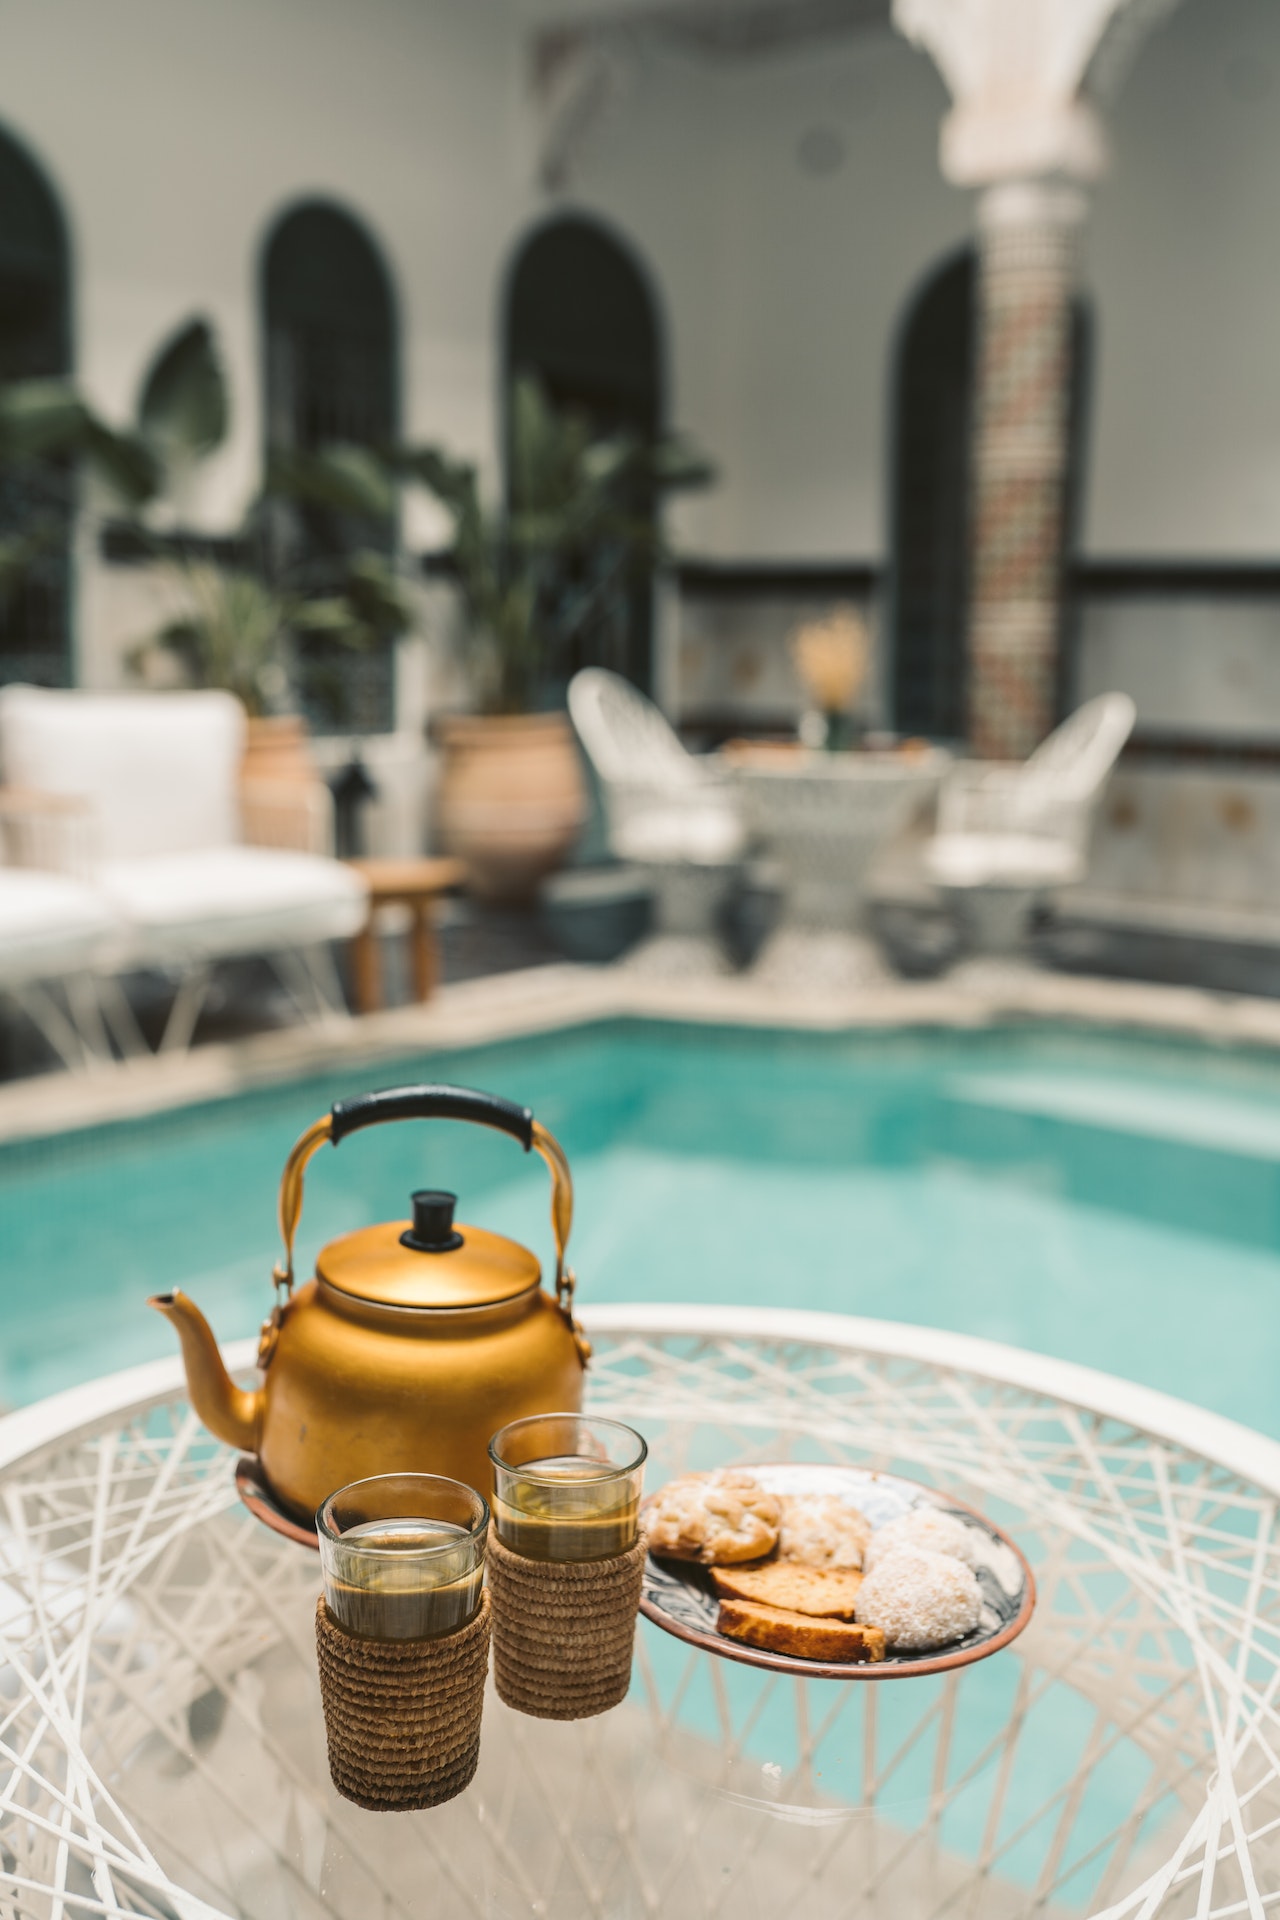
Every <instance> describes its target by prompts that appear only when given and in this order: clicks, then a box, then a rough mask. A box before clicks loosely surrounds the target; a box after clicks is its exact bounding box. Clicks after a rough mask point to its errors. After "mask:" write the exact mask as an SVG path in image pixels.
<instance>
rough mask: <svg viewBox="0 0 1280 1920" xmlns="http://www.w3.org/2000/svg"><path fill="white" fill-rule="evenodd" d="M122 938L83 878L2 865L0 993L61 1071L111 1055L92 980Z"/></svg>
mask: <svg viewBox="0 0 1280 1920" xmlns="http://www.w3.org/2000/svg"><path fill="white" fill-rule="evenodd" d="M121 935H122V928H121V926H120V922H119V920H118V919H117V917H116V915H115V914H114V913H113V912H112V910H111V907H110V905H109V904H108V902H107V901H106V900H105V899H104V897H103V896H102V895H101V894H100V893H98V892H97V891H96V890H95V889H94V888H93V887H91V886H86V885H85V883H84V882H83V881H79V880H73V879H71V878H69V877H67V876H66V875H63V874H57V873H32V872H28V871H26V870H24V869H23V868H21V867H7V866H6V867H0V994H4V995H6V996H7V997H8V998H9V999H11V1000H12V1001H13V1002H14V1003H15V1004H16V1005H17V1006H18V1007H20V1008H21V1009H22V1011H23V1013H25V1014H26V1016H27V1018H28V1019H29V1020H30V1021H31V1022H32V1024H33V1025H34V1026H36V1027H37V1028H38V1029H39V1031H40V1032H41V1033H42V1034H43V1036H44V1038H45V1039H46V1040H47V1041H48V1043H49V1045H50V1046H51V1047H52V1048H53V1050H54V1052H55V1053H56V1054H57V1055H58V1056H59V1058H60V1059H61V1060H62V1062H63V1064H64V1065H65V1066H68V1067H87V1066H93V1065H96V1064H98V1063H100V1062H101V1063H105V1062H106V1061H107V1060H108V1059H109V1058H110V1047H109V1045H108V1042H107V1038H106V1035H105V1033H104V1031H103V1028H102V1021H101V1017H100V1015H99V1011H98V1002H97V996H96V994H95V993H94V991H93V979H94V976H95V975H96V974H98V973H99V972H101V970H102V969H103V968H105V967H109V966H111V965H112V964H113V963H114V961H115V960H116V958H117V956H118V954H119V952H120V950H121V944H122V941H121ZM59 992H60V993H61V995H62V996H64V997H65V1010H64V1004H63V1003H62V1002H61V1001H60V998H59Z"/></svg>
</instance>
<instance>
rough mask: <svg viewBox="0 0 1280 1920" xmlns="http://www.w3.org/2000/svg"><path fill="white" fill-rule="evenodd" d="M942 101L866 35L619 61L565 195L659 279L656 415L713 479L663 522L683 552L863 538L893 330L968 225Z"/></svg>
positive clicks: (808, 549)
mask: <svg viewBox="0 0 1280 1920" xmlns="http://www.w3.org/2000/svg"><path fill="white" fill-rule="evenodd" d="M945 104H946V95H945V91H944V89H943V86H942V83H941V81H940V79H939V78H938V76H937V73H936V70H935V69H934V67H933V66H932V64H931V63H930V62H929V61H928V60H927V59H926V58H925V57H924V56H923V55H921V54H918V53H916V52H914V51H913V50H912V49H911V48H909V47H908V46H907V45H906V44H905V42H903V41H902V40H901V39H899V38H898V36H897V35H895V34H893V33H891V32H890V31H888V30H887V29H886V30H883V31H869V32H866V33H863V34H861V35H859V36H857V37H856V38H852V39H848V40H844V41H838V42H834V43H829V44H826V45H823V46H821V47H818V48H812V49H809V50H807V51H806V52H804V53H803V54H793V55H790V56H789V57H786V58H777V59H769V60H761V61H747V62H741V63H738V64H736V65H731V66H721V67H715V66H709V65H706V64H703V63H700V62H698V61H696V60H691V59H689V58H687V57H680V56H678V55H666V56H661V55H658V54H654V53H651V54H650V55H649V56H648V57H647V58H645V59H644V60H643V61H641V62H640V63H638V64H637V65H636V66H635V67H634V68H633V69H632V70H631V77H630V84H629V90H628V92H627V95H626V97H625V99H624V101H623V102H622V104H621V106H620V107H619V108H617V109H616V110H615V112H614V113H613V115H612V116H611V117H610V119H609V120H608V121H607V123H606V124H605V125H604V126H603V127H602V128H601V129H600V131H599V133H598V134H597V136H596V138H595V139H594V140H593V142H592V143H591V145H590V147H589V149H588V151H587V153H586V156H585V158H584V161H583V165H582V169H581V176H580V179H579V182H578V193H577V197H578V199H579V200H580V201H581V202H584V203H585V204H588V205H590V206H592V207H594V208H596V209H597V210H598V211H600V212H601V213H603V214H604V215H605V216H606V217H609V218H611V219H613V220H615V221H616V222H617V223H618V224H619V225H620V226H621V227H623V228H624V229H625V230H626V231H627V232H628V233H630V234H631V235H632V237H633V238H634V240H635V242H636V243H637V245H638V246H639V248H640V250H641V252H642V254H643V255H644V256H645V257H646V258H647V260H648V261H649V262H650V264H651V266H652V268H653V270H654V272H655V274H656V277H657V281H658V283H659V286H660V288H661V291H662V296H663V301H664V305H665V309H666V314H667V320H668V327H669V334H670V339H671V342H672V349H673V351H672V360H673V366H672V374H673V380H672V385H673V417H674V418H675V419H676V420H677V421H678V422H679V424H680V425H682V426H685V427H687V428H689V429H690V430H692V431H694V432H696V433H697V434H698V436H699V437H700V439H701V440H702V441H703V442H704V443H705V445H706V446H707V448H708V450H709V451H710V452H711V453H712V454H713V455H714V456H715V458H716V459H717V461H718V462H719V464H720V468H721V475H722V478H721V484H720V486H719V487H718V488H717V489H716V491H715V492H714V493H713V494H710V495H708V496H707V497H706V498H705V500H702V501H699V502H697V503H691V504H689V505H687V506H685V507H683V508H682V509H681V512H680V515H679V518H678V526H679V530H680V533H681V536H682V538H683V540H684V542H685V543H686V544H688V545H689V546H691V547H693V548H695V549H696V550H697V551H698V552H700V553H704V554H708V555H715V556H719V557H732V558H746V559H755V560H759V559H774V558H787V559H793V560H794V559H831V558H836V557H841V558H849V557H852V558H859V559H861V558H865V557H868V556H872V555H875V554H878V553H880V552H881V551H882V549H883V544H884V504H883V501H884V487H883V473H884V464H885V436H886V432H887V420H886V413H885V402H886V396H887V392H888V384H887V383H888V375H889V369H890V364H891V357H892V348H893V339H894V332H895V329H896V326H897V323H898V318H899V315H900V313H901V310H902V307H903V303H904V302H905V301H906V300H907V298H908V297H909V294H910V292H911V290H912V288H913V286H914V285H915V283H916V282H917V280H918V279H919V277H920V276H921V275H922V274H923V273H924V272H925V271H926V270H927V268H928V267H929V265H930V264H931V262H932V261H933V260H934V259H935V258H936V257H937V256H938V255H939V254H941V253H944V252H945V251H947V250H949V249H950V248H952V247H954V246H956V245H959V244H962V243H963V241H964V240H965V239H966V237H967V235H968V232H969V225H970V212H969V208H968V206H967V204H966V202H965V200H964V198H963V197H962V196H960V195H958V194H956V193H954V192H953V191H952V190H951V189H949V188H948V187H946V186H945V185H944V184H943V182H942V180H941V178H940V176H939V173H938V166H937V126H938V120H939V117H940V115H941V114H942V112H943V110H944V108H945ZM815 131H816V132H817V133H818V135H819V138H820V140H824V141H826V143H827V145H828V146H829V147H830V148H832V150H833V151H834V150H835V149H836V148H837V147H838V149H839V164H838V165H837V167H836V168H835V169H834V170H833V171H830V172H826V173H820V172H819V173H815V172H811V171H807V170H806V169H805V167H804V166H803V165H802V164H801V160H800V157H799V149H800V146H801V143H802V141H803V140H804V139H805V136H806V135H810V136H812V135H813V134H814V132H815Z"/></svg>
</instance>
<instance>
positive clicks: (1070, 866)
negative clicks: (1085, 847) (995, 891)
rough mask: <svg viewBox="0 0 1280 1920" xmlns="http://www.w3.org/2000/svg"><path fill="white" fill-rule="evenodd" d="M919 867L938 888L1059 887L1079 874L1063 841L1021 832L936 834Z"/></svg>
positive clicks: (1074, 854)
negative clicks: (924, 868)
mask: <svg viewBox="0 0 1280 1920" xmlns="http://www.w3.org/2000/svg"><path fill="white" fill-rule="evenodd" d="M925 864H926V866H927V867H928V870H929V874H930V877H931V878H932V879H934V880H936V881H937V882H938V884H939V886H943V887H1062V886H1067V885H1068V884H1069V883H1070V882H1072V881H1075V880H1079V879H1081V878H1082V877H1083V874H1084V869H1085V863H1084V859H1083V857H1082V856H1081V854H1080V852H1079V850H1078V849H1077V848H1076V847H1074V846H1071V845H1070V844H1069V843H1068V842H1067V841H1065V840H1050V839H1048V838H1047V837H1041V836H1038V835H1036V834H1022V833H940V834H939V835H938V836H937V838H936V839H934V840H931V841H930V842H929V845H928V848H927V850H926V855H925Z"/></svg>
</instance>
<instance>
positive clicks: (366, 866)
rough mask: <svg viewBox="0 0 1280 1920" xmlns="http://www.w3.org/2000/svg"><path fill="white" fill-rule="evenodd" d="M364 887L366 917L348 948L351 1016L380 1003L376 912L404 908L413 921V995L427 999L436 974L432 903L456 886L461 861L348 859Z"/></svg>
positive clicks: (461, 870) (462, 872)
mask: <svg viewBox="0 0 1280 1920" xmlns="http://www.w3.org/2000/svg"><path fill="white" fill-rule="evenodd" d="M350 865H351V866H353V867H354V868H355V870H356V872H357V873H359V874H361V875H362V876H363V877H364V879H365V880H366V881H367V883H368V887H369V918H368V920H367V921H366V922H365V926H364V931H363V932H362V933H358V934H357V935H356V937H355V939H354V940H353V941H352V943H351V961H352V970H353V973H354V976H355V979H354V985H355V996H356V1011H357V1012H358V1013H376V1012H377V1011H378V1009H379V1007H381V1005H382V1003H383V1001H382V956H381V954H380V952H379V950H378V936H377V934H376V932H375V930H374V921H375V920H376V918H377V913H378V908H379V907H388V906H398V907H408V909H409V911H410V913H411V914H412V916H413V926H412V930H411V953H412V956H413V993H414V998H415V999H416V1000H429V999H430V998H431V995H432V993H433V992H434V991H435V986H436V979H437V976H438V974H439V970H440V968H439V949H438V947H437V944H436V929H435V903H436V901H437V900H438V899H439V897H440V895H441V894H442V893H449V892H450V891H451V890H452V889H453V888H454V887H459V886H461V885H462V882H463V879H464V877H465V875H466V868H465V867H464V866H463V864H462V862H461V860H352V861H351V862H350Z"/></svg>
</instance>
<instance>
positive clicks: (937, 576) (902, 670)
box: [889, 247, 1092, 740]
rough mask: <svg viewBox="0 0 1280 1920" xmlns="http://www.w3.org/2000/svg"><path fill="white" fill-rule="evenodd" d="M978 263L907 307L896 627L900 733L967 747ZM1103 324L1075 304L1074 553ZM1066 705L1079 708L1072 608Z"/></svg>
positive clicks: (941, 272)
mask: <svg viewBox="0 0 1280 1920" xmlns="http://www.w3.org/2000/svg"><path fill="white" fill-rule="evenodd" d="M977 271H978V268H977V256H976V254H975V252H974V250H973V249H972V248H971V247H966V248H964V249H962V250H961V251H960V252H958V253H954V254H952V255H951V256H950V257H949V258H947V259H945V260H943V261H942V262H941V264H940V265H938V266H936V267H935V268H933V269H932V270H931V272H930V273H929V274H928V275H927V276H926V278H925V279H924V281H923V283H922V284H921V285H920V286H919V287H918V288H917V290H916V291H915V293H913V295H912V296H911V298H910V300H909V301H908V304H907V308H906V311H905V314H904V316H903V319H902V323H901V327H900V330H899V334H898V343H897V351H896V355H895V362H894V369H893V403H892V444H891V453H890V516H889V518H890V553H891V561H890V596H889V625H890V634H891V646H892V661H893V669H892V672H893V707H894V724H895V726H896V727H897V730H898V731H899V732H900V733H905V734H924V735H926V736H927V737H929V738H930V739H935V740H961V739H963V737H964V734H965V729H966V702H967V657H966V631H967V626H968V613H969V606H968V586H969V567H968V549H969V502H970V480H969V461H970V442H971V433H972V420H973V383H974V365H975V354H976V347H977V315H976V299H977ZM1091 351H1092V315H1091V311H1090V308H1089V306H1088V303H1087V302H1086V301H1085V300H1084V299H1083V297H1078V298H1077V299H1076V300H1075V301H1074V303H1073V306H1072V325H1071V368H1070V374H1069V380H1070V391H1069V401H1068V405H1069V408H1070V419H1069V425H1068V433H1069V445H1068V463H1067V479H1066V495H1065V500H1064V516H1065V538H1064V543H1063V550H1064V552H1065V553H1066V554H1068V555H1070V554H1071V553H1072V551H1073V548H1074V544H1075V533H1076V528H1077V526H1078V523H1079V515H1080V506H1081V497H1082V491H1083V483H1084V436H1085V424H1086V416H1087V407H1088V388H1089V366H1090V358H1091ZM1065 604H1066V606H1067V612H1066V613H1065V615H1064V632H1063V634H1062V636H1061V641H1060V646H1059V688H1058V705H1059V708H1060V709H1065V708H1067V707H1069V706H1070V704H1071V684H1070V683H1071V677H1072V672H1071V646H1070V641H1071V631H1070V626H1071V621H1070V603H1069V597H1068V598H1067V600H1066V601H1065Z"/></svg>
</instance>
